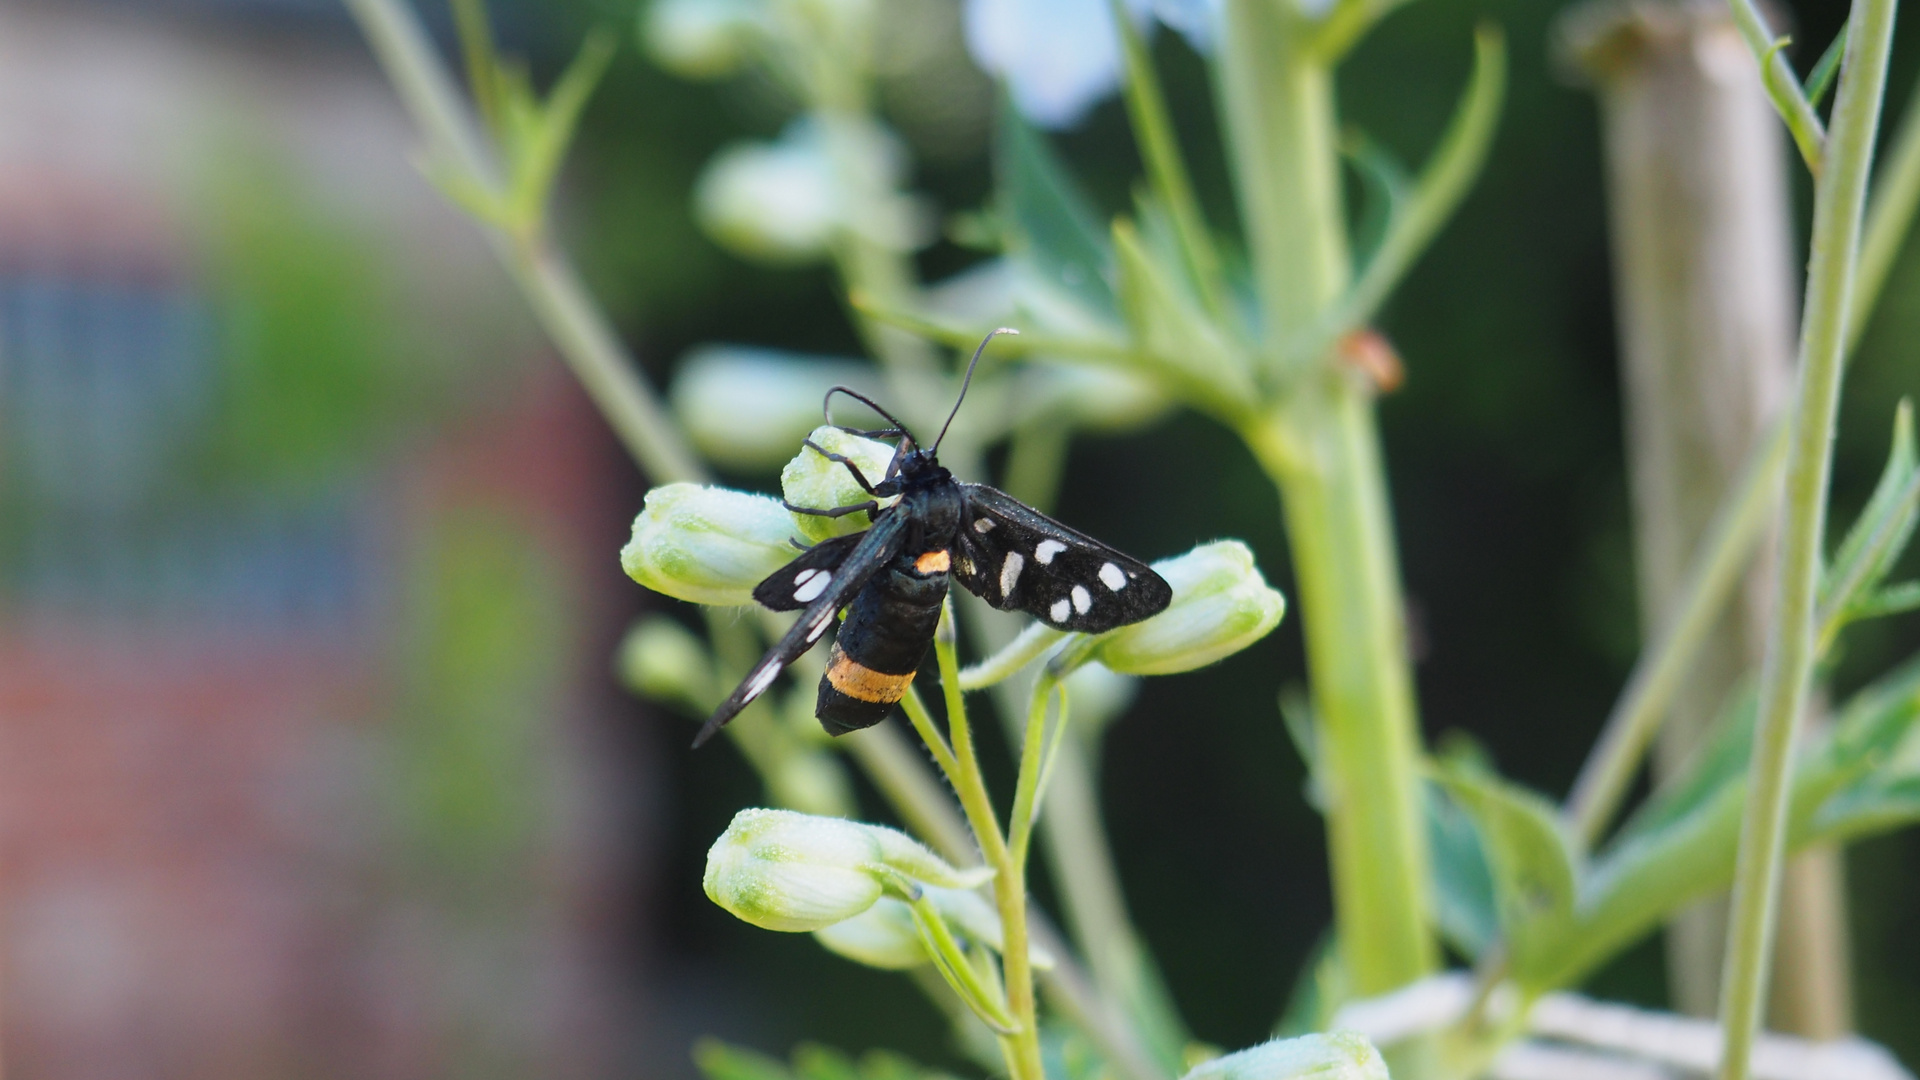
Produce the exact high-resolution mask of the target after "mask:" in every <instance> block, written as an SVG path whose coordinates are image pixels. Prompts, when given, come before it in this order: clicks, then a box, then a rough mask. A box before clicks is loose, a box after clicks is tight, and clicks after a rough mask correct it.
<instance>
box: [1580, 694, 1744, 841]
mask: <svg viewBox="0 0 1920 1080" xmlns="http://www.w3.org/2000/svg"><path fill="white" fill-rule="evenodd" d="M1755 713H1756V705H1755V695H1754V690H1753V687H1752V686H1751V685H1750V684H1749V685H1743V686H1741V687H1739V688H1737V689H1736V690H1735V691H1734V692H1733V693H1731V694H1729V695H1728V699H1727V705H1726V707H1725V708H1723V709H1722V710H1721V713H1720V716H1719V717H1718V718H1717V719H1715V721H1714V722H1713V725H1712V726H1711V727H1710V728H1709V729H1708V731H1707V735H1706V738H1704V739H1702V740H1701V742H1700V744H1699V745H1698V747H1697V748H1696V749H1695V750H1694V753H1693V756H1692V757H1691V758H1689V759H1688V761H1687V763H1686V764H1685V765H1683V766H1682V767H1681V770H1680V775H1678V776H1676V777H1674V778H1673V779H1671V780H1668V781H1667V782H1666V783H1665V784H1663V785H1662V786H1661V787H1660V789H1659V790H1658V791H1656V792H1654V794H1653V797H1652V798H1650V799H1648V800H1647V801H1646V803H1645V804H1643V805H1642V806H1641V807H1640V809H1639V810H1638V811H1637V812H1636V813H1635V814H1634V815H1633V816H1632V817H1631V818H1629V819H1628V820H1627V823H1626V825H1625V826H1623V827H1622V828H1621V830H1620V833H1619V835H1618V836H1617V837H1616V838H1615V840H1614V846H1615V847H1616V848H1617V847H1618V846H1619V845H1621V844H1625V843H1628V842H1631V841H1633V840H1635V839H1638V838H1639V837H1642V836H1646V835H1648V834H1651V833H1654V832H1658V831H1659V830H1661V829H1664V828H1668V827H1669V826H1671V825H1672V824H1673V823H1674V822H1677V821H1679V820H1681V819H1682V818H1685V817H1687V816H1688V815H1691V814H1693V813H1695V812H1696V811H1698V810H1699V809H1700V808H1701V807H1702V806H1704V805H1706V804H1707V802H1708V801H1709V800H1710V799H1712V798H1714V797H1715V796H1716V795H1717V794H1718V793H1719V791H1720V790H1721V788H1723V787H1725V786H1726V785H1727V784H1729V783H1732V782H1734V781H1737V780H1739V779H1740V778H1741V777H1743V776H1745V775H1746V772H1747V761H1748V759H1749V758H1750V757H1751V756H1752V753H1753V721H1754V716H1755Z"/></svg>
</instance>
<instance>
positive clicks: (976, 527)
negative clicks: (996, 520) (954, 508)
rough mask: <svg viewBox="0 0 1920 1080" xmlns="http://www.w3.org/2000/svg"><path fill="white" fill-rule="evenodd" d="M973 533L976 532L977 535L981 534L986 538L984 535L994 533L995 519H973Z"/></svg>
mask: <svg viewBox="0 0 1920 1080" xmlns="http://www.w3.org/2000/svg"><path fill="white" fill-rule="evenodd" d="M973 531H974V532H977V533H979V534H981V535H982V536H984V535H986V534H987V533H990V532H992V531H993V519H991V518H974V519H973Z"/></svg>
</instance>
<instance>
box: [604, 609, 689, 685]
mask: <svg viewBox="0 0 1920 1080" xmlns="http://www.w3.org/2000/svg"><path fill="white" fill-rule="evenodd" d="M615 663H616V665H617V667H618V669H619V672H620V680H621V681H622V682H624V683H626V685H627V686H628V687H629V688H631V689H632V690H634V691H635V692H636V693H640V694H643V695H645V696H647V697H650V698H653V699H654V700H656V701H673V702H681V703H687V704H694V705H701V704H704V703H705V702H706V698H707V697H708V696H709V695H710V694H711V693H712V690H713V665H712V663H711V662H710V661H709V659H708V657H707V647H706V644H705V643H704V642H702V641H701V640H700V639H699V638H697V637H694V636H693V635H692V634H690V633H688V632H687V630H686V628H685V627H683V626H681V625H680V624H679V623H677V622H674V621H673V620H672V619H670V618H668V617H667V616H665V615H650V616H648V617H646V618H644V619H642V620H640V621H639V622H638V623H636V624H634V627H633V629H631V630H629V631H627V636H626V638H625V639H623V640H622V641H621V642H620V651H619V653H618V658H617V659H616V661H615Z"/></svg>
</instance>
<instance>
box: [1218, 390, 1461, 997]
mask: <svg viewBox="0 0 1920 1080" xmlns="http://www.w3.org/2000/svg"><path fill="white" fill-rule="evenodd" d="M1318 389H1319V391H1320V392H1319V393H1316V394H1314V395H1313V399H1312V400H1311V401H1302V400H1299V399H1298V398H1296V399H1294V400H1293V401H1292V402H1290V404H1292V405H1293V406H1294V407H1293V408H1292V409H1290V410H1288V411H1287V412H1286V413H1285V414H1284V415H1280V416H1276V417H1275V418H1274V419H1273V420H1272V421H1271V422H1270V423H1269V424H1268V425H1266V426H1265V427H1263V428H1260V429H1256V430H1254V431H1251V432H1248V433H1247V439H1248V441H1249V442H1250V443H1251V444H1252V445H1253V447H1254V449H1255V452H1256V453H1257V454H1258V455H1259V457H1260V459H1261V462H1262V464H1263V465H1265V467H1266V468H1267V471H1268V472H1269V473H1270V474H1272V475H1273V476H1274V478H1275V480H1276V481H1277V482H1278V483H1279V486H1280V490H1281V494H1282V497H1283V498H1284V500H1285V506H1286V524H1287V538H1288V542H1289V544H1290V545H1291V547H1292V552H1293V564H1294V573H1295V577H1296V579H1297V580H1298V583H1299V586H1298V587H1299V590H1300V611H1301V620H1302V624H1303V626H1304V629H1305V633H1306V639H1307V640H1306V646H1307V668H1308V673H1309V676H1310V685H1311V687H1312V692H1313V705H1314V714H1315V716H1316V718H1317V719H1318V721H1319V730H1318V737H1317V739H1316V746H1317V747H1318V752H1319V757H1320V760H1319V761H1317V762H1316V763H1315V767H1316V770H1317V772H1316V775H1317V776H1319V777H1320V778H1321V780H1322V782H1323V788H1324V794H1325V797H1326V803H1327V805H1326V815H1327V828H1328V846H1329V849H1330V852H1329V854H1330V858H1331V860H1332V863H1333V886H1334V888H1333V895H1334V924H1335V927H1336V928H1337V930H1338V931H1339V937H1340V950H1341V959H1342V960H1343V961H1344V963H1345V966H1346V974H1347V978H1348V979H1349V980H1350V983H1351V985H1352V987H1353V991H1354V993H1355V994H1358V995H1374V994H1381V993H1385V992H1387V991H1389V990H1393V989H1395V988H1397V987H1400V986H1403V985H1405V984H1407V983H1410V982H1412V981H1414V980H1416V979H1418V978H1420V977H1422V976H1424V975H1426V974H1428V973H1430V972H1432V971H1433V970H1434V968H1435V966H1436V965H1437V963H1438V960H1439V956H1438V951H1437V948H1436V946H1435V944H1434V941H1433V937H1432V934H1431V932H1430V931H1429V929H1428V928H1429V926H1430V925H1431V923H1430V921H1429V895H1428V887H1427V848H1426V833H1425V831H1424V818H1423V814H1422V808H1421V804H1420V779H1419V753H1420V744H1419V733H1418V722H1417V720H1416V714H1415V710H1414V701H1413V686H1412V672H1411V671H1410V670H1409V665H1408V659H1407V649H1406V635H1405V621H1404V607H1403V603H1404V602H1403V600H1402V598H1401V593H1400V575H1399V567H1398V565H1397V564H1396V562H1395V559H1394V552H1393V546H1392V536H1393V525H1392V521H1391V517H1390V514H1389V512H1388V508H1387V496H1386V482H1385V477H1384V475H1383V474H1382V471H1381V466H1380V459H1379V453H1378V435H1377V433H1376V432H1375V430H1374V424H1373V409H1372V404H1371V402H1370V401H1369V400H1368V399H1367V397H1366V396H1365V395H1364V394H1363V393H1361V392H1360V391H1359V390H1357V389H1356V388H1354V387H1353V386H1352V385H1350V384H1349V383H1347V382H1346V380H1344V379H1342V378H1340V377H1338V376H1331V375H1329V376H1325V377H1323V379H1321V380H1320V381H1319V386H1318ZM1305 391H1306V388H1304V387H1303V388H1302V390H1301V393H1302V394H1304V393H1305ZM1302 433H1305V434H1306V435H1307V441H1306V442H1305V444H1304V445H1301V439H1300V438H1299V436H1300V435H1301V434H1302Z"/></svg>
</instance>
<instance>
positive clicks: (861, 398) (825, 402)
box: [820, 330, 999, 440]
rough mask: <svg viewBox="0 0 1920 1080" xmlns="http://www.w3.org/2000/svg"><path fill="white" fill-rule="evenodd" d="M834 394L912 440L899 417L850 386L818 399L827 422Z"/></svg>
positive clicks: (829, 419)
mask: <svg viewBox="0 0 1920 1080" xmlns="http://www.w3.org/2000/svg"><path fill="white" fill-rule="evenodd" d="M994 333H999V331H997V330H996V331H994ZM835 394H845V395H847V396H848V397H850V398H852V399H853V400H855V401H857V402H859V403H860V404H862V405H865V406H866V407H867V408H869V409H872V410H873V411H874V412H877V413H879V414H880V415H881V416H883V417H885V418H886V419H887V420H888V421H890V422H891V423H892V424H893V426H894V427H897V428H899V429H900V434H901V435H902V436H904V437H905V438H907V439H908V440H912V438H913V433H912V432H910V431H908V430H907V425H905V424H903V423H901V422H900V420H899V418H897V417H895V416H894V415H893V414H892V413H890V412H888V411H887V410H885V409H883V408H881V407H880V403H879V402H877V401H875V400H873V399H872V398H870V397H868V396H867V395H865V394H863V393H861V392H860V391H858V390H855V389H854V388H852V387H851V386H836V387H833V388H832V389H830V390H828V391H827V396H826V397H824V398H821V399H820V414H821V415H822V416H824V417H826V420H827V423H829V424H831V423H833V395H835ZM943 430H944V429H943Z"/></svg>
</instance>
